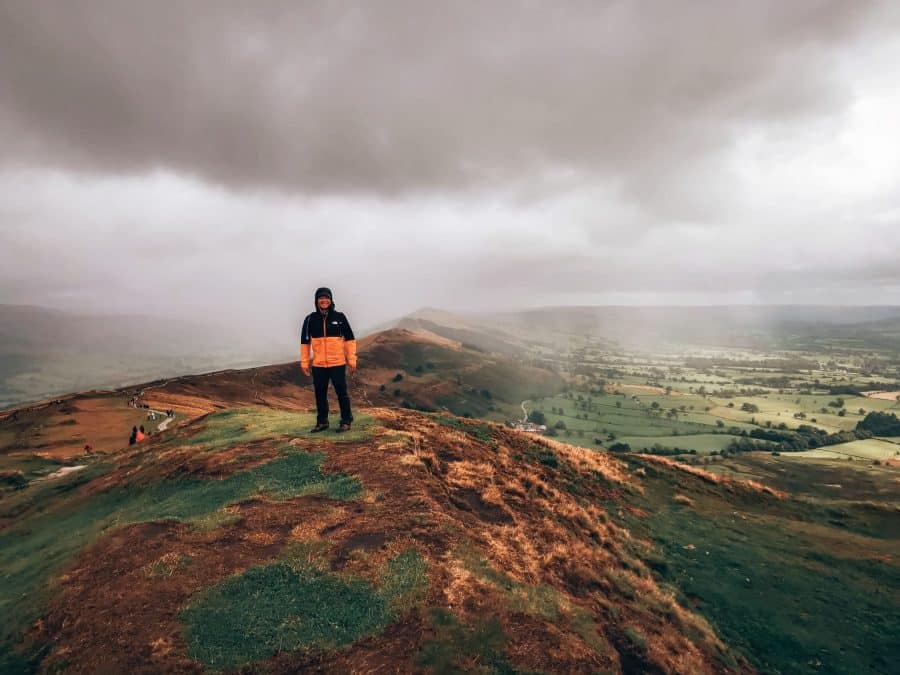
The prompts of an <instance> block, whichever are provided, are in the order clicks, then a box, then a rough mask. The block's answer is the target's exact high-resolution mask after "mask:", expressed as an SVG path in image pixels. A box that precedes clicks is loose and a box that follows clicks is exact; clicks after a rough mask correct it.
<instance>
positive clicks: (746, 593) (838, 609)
mask: <svg viewBox="0 0 900 675" xmlns="http://www.w3.org/2000/svg"><path fill="white" fill-rule="evenodd" d="M629 461H631V462H634V463H636V464H640V462H637V461H636V460H629ZM644 468H645V469H646V470H647V477H646V478H645V480H644V481H643V484H644V487H645V490H644V492H643V493H642V494H639V493H631V494H629V496H628V499H629V500H631V501H633V502H634V505H635V506H637V507H639V508H641V509H642V510H643V511H644V512H645V513H646V514H647V516H646V518H644V519H639V518H636V517H632V516H628V515H627V514H625V513H624V511H622V510H620V511H619V512H618V513H619V514H622V515H620V516H619V518H620V519H621V520H623V521H624V522H623V524H625V525H626V526H627V527H628V528H629V529H630V530H631V532H632V533H633V534H634V535H635V536H644V537H648V538H650V539H652V540H653V541H654V542H655V545H656V547H657V548H658V552H657V553H653V554H652V555H655V556H657V557H660V556H661V557H662V558H663V559H664V560H665V565H656V566H652V567H654V569H655V570H656V574H657V576H658V577H660V579H661V580H662V581H664V582H665V583H667V584H669V585H671V586H673V587H674V588H675V589H676V590H677V592H678V595H679V598H680V602H681V603H682V604H683V605H685V606H694V607H695V608H696V610H697V611H699V612H701V613H702V614H703V615H704V616H705V617H706V618H707V619H708V620H710V621H711V623H713V625H714V626H715V627H716V628H717V630H718V632H719V633H720V635H721V636H722V637H723V639H724V640H725V641H726V642H727V643H728V644H729V645H731V646H732V647H735V648H737V649H738V650H739V651H741V652H743V653H744V654H745V655H746V656H747V657H748V658H749V659H750V661H751V662H752V663H754V665H755V666H756V667H757V668H759V669H760V670H761V671H762V672H773V673H775V672H781V673H788V672H790V673H822V672H828V673H841V674H846V675H851V674H854V675H864V674H867V673H872V674H873V675H874V674H875V673H882V672H887V670H889V669H890V668H891V666H890V664H892V663H893V664H896V663H898V662H900V640H898V639H897V635H900V595H898V594H897V593H896V589H897V588H900V568H898V566H897V564H896V563H895V562H893V561H891V560H881V559H875V558H872V559H859V558H860V557H859V556H856V555H853V554H852V552H849V551H845V552H843V554H841V552H839V551H835V550H834V548H833V547H834V542H835V541H840V539H841V534H840V533H841V531H842V530H845V529H847V530H850V531H857V530H858V531H859V532H860V533H862V534H865V535H866V536H872V535H873V534H874V532H872V531H869V530H870V523H868V522H866V521H863V520H860V519H858V518H855V517H853V516H854V513H853V512H851V510H848V514H847V517H846V518H845V519H844V520H843V521H842V523H841V528H840V530H838V529H836V528H832V529H835V532H834V534H833V536H829V537H827V538H823V539H821V540H820V541H817V540H816V538H817V536H818V535H817V532H818V530H812V529H810V528H807V530H808V534H807V535H806V536H804V537H803V538H800V537H797V536H795V535H794V534H793V533H792V532H793V528H785V527H781V526H779V524H780V523H779V518H781V519H784V518H787V519H792V520H795V521H797V527H798V528H801V529H802V528H803V523H804V522H807V521H814V522H817V523H819V524H820V525H825V526H827V525H828V520H827V519H828V517H830V516H828V514H826V513H824V512H823V513H819V512H818V511H820V510H821V511H824V510H823V509H821V507H819V506H817V505H816V504H813V503H802V502H797V501H791V502H790V503H784V504H783V505H782V506H779V505H778V503H777V502H774V501H771V500H769V501H768V502H767V506H766V507H764V508H763V507H760V508H759V509H753V508H752V506H751V505H737V504H736V503H734V501H733V499H732V498H730V497H728V496H727V495H725V494H724V493H722V494H721V495H718V496H716V494H715V492H714V491H710V490H708V489H707V488H704V489H703V490H698V491H691V492H690V497H691V499H692V500H693V502H694V503H695V504H696V508H694V507H689V506H686V505H680V504H678V503H677V502H675V501H674V500H673V495H674V493H675V491H676V490H677V491H679V492H682V493H684V492H685V489H686V487H685V485H679V484H678V483H673V482H672V478H671V477H669V476H668V475H667V474H666V473H664V472H655V471H652V470H650V467H649V466H648V465H644ZM741 506H745V507H746V508H744V509H742V508H741ZM736 509H741V510H736ZM748 509H749V510H748ZM773 509H774V510H775V511H778V510H781V513H778V518H773V516H774V512H773V511H772V510H773ZM876 529H880V528H876Z"/></svg>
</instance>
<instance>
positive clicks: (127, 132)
mask: <svg viewBox="0 0 900 675" xmlns="http://www.w3.org/2000/svg"><path fill="white" fill-rule="evenodd" d="M898 36H900V6H898V5H897V4H896V3H891V2H887V1H883V0H867V1H864V2H856V3H847V2H840V1H838V0H802V1H799V2H792V3H780V2H774V1H773V0H768V1H766V2H761V3H753V4H746V3H745V4H741V5H735V4H733V3H728V4H704V3H695V2H687V1H685V2H680V3H666V4H664V5H659V4H654V3H646V4H645V3H641V2H637V3H623V2H605V3H587V4H585V3H578V2H564V3H553V4H541V3H521V2H513V1H510V2H503V3H492V4H490V5H472V6H466V5H460V4H459V3H441V2H437V3H430V4H429V5H428V7H427V8H423V7H422V6H421V5H418V4H416V3H409V2H403V1H399V0H398V1H393V2H385V3H379V4H378V5H371V4H369V3H355V4H354V3H346V4H340V5H333V4H328V5H316V4H313V5H296V4H295V3H246V2H238V1H234V2H226V3H210V2H196V3H191V4H190V5H187V6H173V5H160V4H150V5H147V4H133V3H118V2H109V1H106V0H91V1H89V2H84V3H78V5H77V7H76V6H74V5H72V6H70V5H64V6H59V7H54V10H53V11H52V12H50V11H46V8H45V7H44V6H43V5H42V3H2V5H0V140H2V142H3V145H4V152H3V155H2V157H0V303H7V304H33V305H38V306H43V307H52V308H67V309H72V310H73V311H75V312H82V313H83V312H97V311H104V312H107V311H108V312H113V313H116V314H119V315H121V314H129V313H140V314H148V313H149V314H152V315H156V316H165V317H170V318H173V319H188V320H190V319H192V318H195V317H197V316H211V317H212V318H214V319H215V320H217V321H220V322H225V323H228V322H231V323H233V324H234V325H236V326H238V325H240V326H241V327H242V328H246V327H248V326H249V327H252V326H260V327H267V330H275V331H286V330H293V328H292V327H293V325H294V324H295V322H296V320H297V317H298V316H302V314H303V313H304V312H305V311H309V310H310V309H311V308H312V293H313V291H314V289H315V288H317V287H318V286H322V285H325V286H330V287H331V288H332V289H333V290H334V292H335V300H336V303H337V305H338V307H340V308H343V309H346V310H347V312H348V314H349V315H350V316H351V319H352V320H353V321H354V322H355V324H356V325H358V326H360V327H366V326H373V325H377V324H379V323H381V322H384V321H387V320H390V319H391V318H393V317H397V316H403V315H405V314H408V313H410V312H412V311H415V310H416V309H419V308H422V307H431V306H436V307H442V308H446V309H447V310H448V311H452V312H466V311H493V310H496V309H497V308H501V309H512V308H529V307H530V308H534V307H540V306H562V305H591V306H595V305H617V306H618V305H628V306H632V305H634V306H648V305H663V306H668V305H677V306H692V305H726V306H732V305H737V304H742V305H743V304H750V305H771V304H781V305H784V304H787V305H809V304H816V305H829V306H831V305H846V306H859V305H863V306H868V305H898V304H900V265H897V260H898V259H900V193H898V191H897V190H896V186H897V185H898V184H900V154H898V153H897V152H896V148H897V147H900V125H898V124H897V119H900V86H898V84H897V79H896V71H897V67H898V65H900V41H898V40H897V37H898Z"/></svg>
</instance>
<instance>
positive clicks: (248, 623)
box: [179, 548, 428, 669]
mask: <svg viewBox="0 0 900 675" xmlns="http://www.w3.org/2000/svg"><path fill="white" fill-rule="evenodd" d="M306 553H308V552H305V551H301V550H298V549H296V548H295V549H292V551H291V552H290V556H289V557H290V560H285V561H281V562H277V563H275V564H271V565H262V566H258V567H253V568H251V569H250V570H247V571H246V572H244V573H242V574H238V575H235V576H233V577H230V578H228V579H226V580H225V581H223V582H222V583H220V584H218V585H216V586H214V587H212V588H210V589H207V590H206V591H203V592H201V593H200V594H198V595H197V596H195V598H193V599H192V600H191V602H190V603H189V604H188V605H187V606H186V607H185V608H184V609H183V610H182V611H181V613H180V615H179V618H180V619H181V621H182V623H183V624H184V626H185V628H184V637H185V641H186V643H187V645H188V653H189V654H190V656H191V657H192V658H195V659H197V660H198V661H200V662H201V663H202V664H203V665H204V666H205V667H207V668H214V669H221V668H234V667H237V666H241V665H244V664H247V663H251V662H253V661H258V660H260V659H265V658H268V657H271V656H274V655H275V654H277V653H279V652H289V651H295V650H298V649H318V650H327V649H334V648H338V647H341V646H344V645H348V644H351V643H353V642H355V641H356V640H358V639H359V638H361V637H363V636H365V635H372V634H376V633H379V632H380V631H381V630H383V629H384V628H385V627H387V626H388V625H389V624H391V623H392V622H393V621H395V620H396V619H397V618H399V617H400V616H402V615H403V614H404V613H405V612H407V611H409V610H411V609H412V608H413V607H415V606H417V605H418V604H419V603H420V602H421V601H422V599H423V598H424V594H425V590H426V588H427V586H428V574H427V569H426V565H425V561H424V560H423V559H422V557H421V556H420V555H419V553H418V551H416V550H415V549H410V550H407V551H404V552H402V553H400V554H399V555H397V556H395V557H394V558H392V559H390V560H389V561H388V562H387V564H386V565H385V567H384V569H383V570H382V572H381V575H380V576H381V582H382V584H381V586H380V587H375V586H373V585H371V584H370V583H368V582H367V581H365V580H363V579H353V578H347V577H344V576H338V575H336V574H332V573H331V572H329V571H327V570H326V569H323V568H322V566H321V565H320V564H315V562H314V563H309V562H308V559H307V557H306ZM314 553H315V552H314V551H313V552H312V554H313V555H314ZM298 563H299V564H298Z"/></svg>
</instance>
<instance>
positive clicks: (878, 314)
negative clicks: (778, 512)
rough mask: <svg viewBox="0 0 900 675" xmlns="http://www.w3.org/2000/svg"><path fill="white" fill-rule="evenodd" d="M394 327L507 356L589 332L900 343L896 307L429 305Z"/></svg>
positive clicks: (750, 341) (749, 341)
mask: <svg viewBox="0 0 900 675" xmlns="http://www.w3.org/2000/svg"><path fill="white" fill-rule="evenodd" d="M394 325H396V326H399V327H407V328H409V327H419V328H425V329H427V330H429V331H431V332H434V333H437V334H439V335H442V336H444V337H449V338H452V339H457V340H460V341H464V342H468V343H470V344H473V345H476V346H479V347H481V348H483V349H486V350H488V351H496V352H502V353H507V354H516V353H522V350H523V349H525V348H527V346H528V345H530V344H536V343H540V344H545V345H548V344H556V345H560V344H561V342H560V339H561V338H562V337H569V336H576V337H582V338H583V337H585V336H590V337H591V338H593V339H595V340H599V341H604V340H605V341H607V342H609V343H611V344H617V345H620V346H622V347H625V348H634V347H638V348H646V347H658V346H666V345H685V344H687V345H710V346H727V347H750V348H752V347H780V348H791V347H805V346H809V345H811V344H815V342H816V341H817V340H821V339H822V338H828V339H832V340H855V341H856V343H857V345H862V346H865V345H871V346H873V347H879V348H883V347H888V348H890V347H891V346H892V345H893V347H894V348H897V349H900V307H896V306H872V307H838V306H834V307H830V306H790V305H770V306H750V305H747V306H732V307H728V306H718V307H615V306H601V307H544V308H540V309H530V310H520V311H511V312H492V313H490V314H477V313H473V314H467V315H465V316H461V315H454V314H451V313H448V312H441V311H436V310H432V309H425V310H420V311H417V312H413V313H412V314H410V315H408V316H405V317H402V318H400V319H398V320H397V321H395V322H394Z"/></svg>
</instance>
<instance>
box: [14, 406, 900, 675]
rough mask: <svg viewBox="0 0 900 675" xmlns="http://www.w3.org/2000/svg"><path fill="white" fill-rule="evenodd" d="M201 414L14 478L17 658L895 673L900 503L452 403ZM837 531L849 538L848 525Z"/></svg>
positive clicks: (124, 668)
mask: <svg viewBox="0 0 900 675" xmlns="http://www.w3.org/2000/svg"><path fill="white" fill-rule="evenodd" d="M312 422H313V419H312V415H311V414H309V413H306V412H302V411H294V410H278V409H274V408H266V407H255V406H250V407H239V408H233V409H225V410H221V411H219V412H215V413H213V414H209V415H206V416H201V417H199V418H197V419H196V420H195V421H192V422H189V423H187V424H185V425H183V426H180V427H178V428H176V429H175V430H171V431H166V432H162V433H160V434H157V435H156V436H154V437H153V438H152V439H151V441H150V442H149V443H148V444H146V445H142V446H138V447H137V448H133V449H132V450H130V451H123V452H121V453H118V454H116V455H115V456H103V457H97V458H95V459H88V460H86V461H87V468H86V469H83V470H81V471H79V472H75V473H72V474H70V475H68V476H64V477H62V478H60V479H57V480H56V481H50V480H35V481H32V482H31V483H29V484H28V485H27V486H26V487H25V488H23V489H19V490H16V491H10V492H6V493H4V496H3V500H2V508H3V516H4V518H5V519H7V520H5V522H6V523H7V525H6V526H5V527H4V529H3V531H2V534H0V542H2V546H0V569H2V570H3V573H4V574H3V577H2V582H0V603H2V616H3V617H4V620H3V621H4V625H3V633H2V640H3V645H4V651H5V653H6V657H5V658H6V661H5V665H6V667H7V669H8V670H12V671H15V670H17V669H18V670H21V669H27V668H29V667H36V668H39V669H41V670H53V671H63V672H64V671H66V670H69V669H71V670H73V671H82V670H88V671H92V670H96V669H97V668H99V667H100V666H101V665H102V666H104V667H107V668H110V667H111V668H113V669H114V670H117V671H119V672H141V671H146V672H157V671H159V670H166V669H168V670H175V671H192V672H193V671H196V670H197V669H212V670H221V669H225V670H232V669H240V668H249V667H251V666H252V668H253V669H256V670H259V669H260V668H262V669H263V670H266V671H268V672H290V671H294V670H296V669H300V668H307V669H313V670H318V671H327V672H346V671H347V670H348V669H351V668H355V669H362V668H375V667H382V668H384V669H387V670H400V671H409V670H422V671H424V672H453V671H458V670H472V669H476V670H479V671H481V672H563V671H565V672H604V671H605V672H619V671H622V672H685V671H689V672H726V671H728V672H745V671H746V672H750V671H752V670H754V669H759V670H763V671H766V672H775V671H778V672H835V673H837V672H845V673H866V672H871V673H877V672H884V670H883V668H884V667H886V664H889V663H892V662H894V660H895V659H896V657H897V655H898V650H897V646H898V645H897V642H896V639H895V638H894V637H891V636H896V635H897V634H898V628H900V625H898V621H897V617H898V616H900V611H898V610H900V605H898V598H897V597H896V594H894V593H891V592H890V590H891V589H896V588H898V587H900V585H898V582H900V570H898V567H897V562H896V554H897V552H898V538H900V530H898V522H900V519H898V512H897V507H896V505H895V504H894V505H891V504H884V503H882V504H875V503H865V502H856V503H848V504H846V505H843V506H838V505H835V504H830V505H829V506H828V508H823V507H822V505H821V504H819V503H818V502H816V501H815V500H813V499H810V498H795V497H792V496H790V495H787V494H785V493H783V492H780V491H778V490H774V489H771V488H766V487H763V486H761V485H759V484H752V483H743V482H740V481H734V480H732V479H729V478H722V477H715V476H713V475H711V474H706V473H704V472H702V471H701V470H699V469H694V468H691V469H690V470H687V469H686V468H685V467H680V466H678V465H675V464H674V463H672V462H670V461H669V460H667V459H664V458H652V457H628V458H625V459H618V458H615V457H613V456H611V455H608V454H606V453H604V452H594V451H588V450H582V449H579V448H576V447H573V446H568V445H564V444H560V443H556V442H554V441H550V440H544V439H540V438H535V437H531V436H528V435H525V434H522V433H519V432H515V431H512V430H508V429H506V428H504V427H502V426H499V425H493V424H489V423H484V422H478V421H470V420H464V419H460V418H457V417H454V416H452V415H448V414H446V413H443V414H423V413H419V412H414V411H402V410H390V409H385V408H372V409H369V410H367V411H365V412H364V413H362V414H361V415H359V424H358V425H356V429H355V430H354V431H353V432H352V434H348V435H346V436H338V435H335V434H332V435H328V436H324V437H323V436H310V435H309V434H308V433H307V432H306V431H305V430H306V429H308V427H310V426H311V424H312ZM836 542H841V543H840V545H836Z"/></svg>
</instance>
